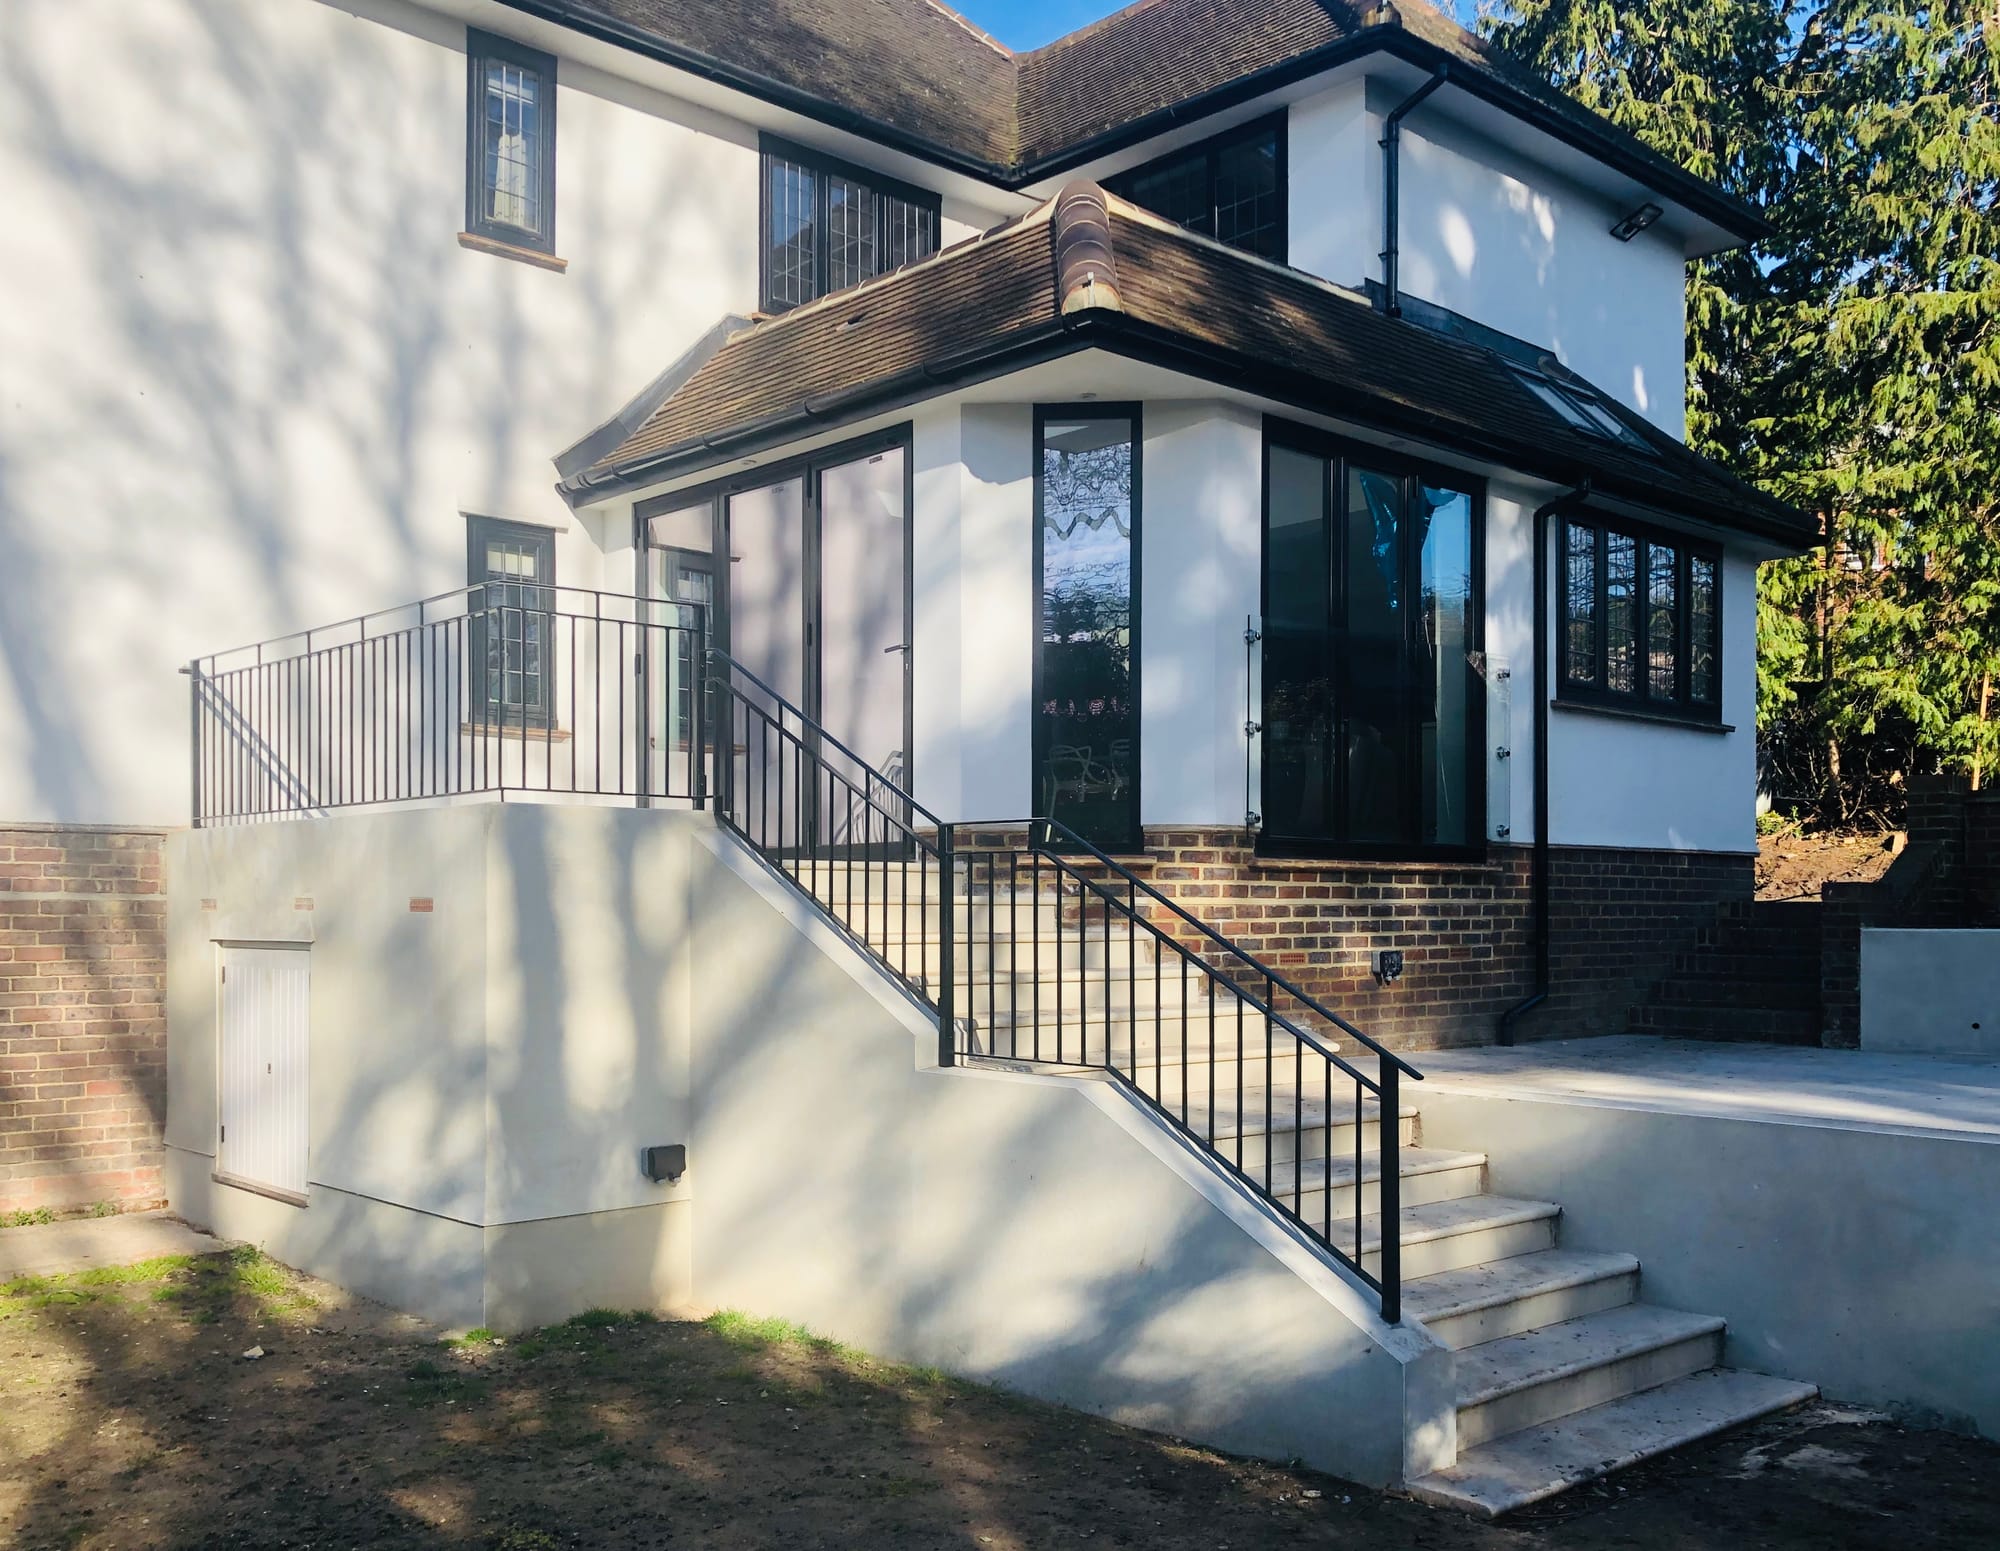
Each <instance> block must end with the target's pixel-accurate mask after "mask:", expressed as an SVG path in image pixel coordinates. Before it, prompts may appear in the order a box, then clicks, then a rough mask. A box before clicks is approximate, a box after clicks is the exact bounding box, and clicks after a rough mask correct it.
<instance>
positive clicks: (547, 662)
mask: <svg viewBox="0 0 2000 1551" xmlns="http://www.w3.org/2000/svg"><path fill="white" fill-rule="evenodd" d="M494 539H506V540H511V541H514V542H517V543H520V542H525V543H530V544H533V545H534V546H536V548H538V549H539V550H540V551H541V552H542V553H543V554H544V555H545V556H546V563H547V571H548V574H547V575H546V576H542V575H537V576H536V578H535V579H534V580H533V581H532V582H520V583H515V584H511V585H517V586H521V587H533V588H535V589H536V591H537V592H538V593H539V594H540V602H541V604H542V605H543V606H542V607H539V608H536V609H533V610H532V612H533V613H535V614H537V615H539V616H540V619H541V653H542V671H541V672H540V674H539V675H537V682H538V684H539V691H538V693H537V694H536V696H535V697H534V698H533V699H532V700H528V699H523V700H522V701H521V703H520V705H519V706H518V707H516V706H514V705H513V704H511V703H510V702H508V701H506V700H504V699H503V700H495V699H494V698H493V695H492V693H491V687H490V684H489V681H488V679H487V672H486V658H487V652H488V650H489V641H490V638H491V637H490V632H491V629H492V625H493V620H494V617H495V616H494V614H493V612H492V611H493V610H494V609H495V608H501V609H514V610H515V611H516V612H518V613H521V614H523V615H525V614H527V613H529V612H531V611H530V610H529V609H527V608H525V607H522V606H519V605H513V604H505V603H496V602H495V601H494V600H493V599H492V598H491V596H490V594H489V593H488V591H487V589H488V588H491V587H499V586H506V585H510V584H508V583H502V582H497V581H495V580H494V579H493V578H491V577H489V576H488V575H487V574H486V555H485V548H486V545H487V544H488V543H490V542H492V541H493V540H494ZM465 580H466V586H467V588H468V592H467V594H466V603H467V607H468V609H470V610H471V611H472V618H471V620H470V625H471V629H470V631H469V632H468V636H469V639H468V642H467V651H468V661H467V669H468V671H469V672H470V673H471V674H472V675H473V683H472V684H471V686H470V693H469V694H468V695H467V696H466V703H467V706H468V708H469V709H470V710H471V712H472V713H473V717H474V719H475V721H476V724H477V725H479V726H481V727H521V728H534V729H538V730H541V731H545V732H546V731H553V730H554V727H555V666H554V664H555V651H556V631H555V601H556V587H557V582H556V533H555V529H553V528H544V527H540V526H538V525H536V524H534V523H529V522H510V521H508V520H507V519H506V518H504V517H485V516H481V515H479V514H477V513H472V512H468V513H467V514H466V518H465ZM501 631H502V641H503V644H504V641H505V632H506V621H505V616H504V614H503V615H502V616H501ZM523 639H524V641H525V623H524V635H523ZM502 671H503V672H504V671H505V670H504V669H503V670H502Z"/></svg>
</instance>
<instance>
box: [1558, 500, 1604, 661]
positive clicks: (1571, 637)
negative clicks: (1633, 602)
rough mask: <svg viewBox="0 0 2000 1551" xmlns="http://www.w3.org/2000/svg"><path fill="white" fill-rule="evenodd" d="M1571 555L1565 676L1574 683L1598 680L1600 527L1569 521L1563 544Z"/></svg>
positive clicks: (1566, 590)
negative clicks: (1598, 552)
mask: <svg viewBox="0 0 2000 1551" xmlns="http://www.w3.org/2000/svg"><path fill="white" fill-rule="evenodd" d="M1563 548H1564V553H1565V554H1566V555H1567V557H1568V561H1567V567H1566V570H1565V572H1564V576H1563V588H1564V600H1563V677H1564V678H1566V679H1568V680H1569V681H1570V682H1571V683H1572V684H1595V683H1596V682H1597V530H1596V529H1595V528H1588V527H1585V526H1584V525H1583V524H1582V523H1580V522H1573V523H1571V524H1569V529H1568V535H1567V537H1566V538H1565V540H1564V544H1563Z"/></svg>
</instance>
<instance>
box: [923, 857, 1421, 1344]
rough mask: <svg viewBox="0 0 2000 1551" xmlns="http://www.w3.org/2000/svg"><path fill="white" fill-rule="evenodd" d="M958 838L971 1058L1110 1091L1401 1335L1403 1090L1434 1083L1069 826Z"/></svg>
mask: <svg viewBox="0 0 2000 1551" xmlns="http://www.w3.org/2000/svg"><path fill="white" fill-rule="evenodd" d="M958 829H959V832H960V836H961V838H959V839H958V840H957V843H956V844H955V846H954V847H953V854H954V855H955V857H956V859H957V862H958V865H959V870H960V873H961V875H962V878H963V880H964V887H965V896H964V898H963V899H962V900H961V901H960V913H961V915H962V917H963V919H964V921H965V923H966V931H967V936H968V941H967V944H966V948H967V949H970V950H971V951H964V950H962V951H961V955H960V957H961V960H962V962H964V963H965V964H967V965H968V966H969V967H970V969H971V973H970V974H969V975H965V976H963V977H962V979H963V981H964V984H963V986H962V988H961V992H960V996H959V1001H958V1012H959V1030H960V1035H959V1037H960V1048H961V1050H962V1051H963V1052H964V1053H966V1054H977V1055H983V1056H990V1057H998V1058H1000V1059H1004V1060H1012V1061H1024V1062H1030V1063H1037V1064H1051V1065H1057V1066H1084V1067H1091V1068H1096V1069H1100V1070H1103V1071H1106V1072H1108V1073H1109V1074H1110V1075H1111V1076H1112V1077H1113V1078H1115V1079H1116V1080H1117V1081H1118V1082H1119V1083H1121V1084H1122V1085H1123V1086H1124V1087H1125V1088H1126V1089H1128V1090H1129V1091H1130V1092H1132V1093H1133V1094H1134V1095H1136V1096H1137V1097H1138V1098H1139V1099H1140V1100H1141V1101H1142V1102H1143V1103H1144V1104H1145V1105H1146V1106H1147V1107H1148V1108H1149V1109H1151V1110H1152V1111H1153V1112H1154V1113H1155V1114H1156V1115H1158V1116H1160V1117H1161V1118H1162V1119H1163V1120H1165V1121H1166V1122H1167V1123H1168V1124H1169V1125H1170V1126H1172V1127H1173V1129H1174V1130H1175V1131H1177V1132H1178V1133H1179V1134H1180V1135H1181V1136H1182V1137H1184V1138H1185V1139H1186V1140H1187V1141H1188V1142H1190V1143H1191V1144H1192V1145H1193V1146H1195V1147H1196V1148H1197V1149H1198V1150H1199V1151H1200V1152H1201V1153H1202V1154H1203V1155H1204V1156H1206V1157H1207V1158H1209V1159H1210V1160H1211V1161H1213V1162H1214V1163H1216V1164H1218V1165H1219V1166H1220V1167H1222V1168H1223V1169H1224V1170H1225V1171H1226V1172H1228V1173H1229V1174H1230V1175H1232V1176H1234V1177H1235V1178H1237V1179H1239V1180H1241V1181H1242V1182H1243V1183H1245V1184H1247V1185H1248V1186H1250V1188H1251V1189H1252V1190H1253V1191H1254V1192H1256V1193H1257V1194H1258V1195H1260V1196H1262V1197H1263V1198H1264V1199H1265V1200H1266V1201H1267V1202H1269V1203H1270V1204H1271V1205H1272V1206H1274V1207H1275V1208H1276V1209H1277V1210H1278V1211H1280V1212H1281V1213H1283V1214H1284V1216H1285V1217H1286V1218H1287V1219H1288V1220H1290V1221H1291V1222H1293V1223H1294V1224H1296V1225H1297V1226H1298V1227H1299V1228H1300V1229H1302V1230H1303V1231H1304V1232H1306V1233H1307V1234H1308V1235H1309V1236H1310V1237H1311V1238H1312V1239H1314V1240H1315V1241H1316V1242H1318V1243H1319V1244H1320V1245H1322V1246H1323V1247H1324V1248H1325V1249H1327V1250H1328V1251H1329V1252H1331V1253H1332V1254H1333V1255H1334V1256H1335V1257H1336V1258H1337V1259H1339V1260H1340V1261H1342V1262H1343V1263H1344V1264H1346V1265H1347V1267H1348V1268H1349V1269H1350V1270H1352V1271H1353V1272H1354V1273H1355V1274H1356V1275H1358V1276H1359V1277H1361V1279H1362V1280H1363V1281H1365V1282H1366V1283H1368V1285H1369V1286H1371V1287H1372V1288H1374V1289H1375V1290H1376V1292H1377V1293H1379V1294H1380V1296H1381V1300H1382V1314H1383V1317H1384V1318H1385V1319H1387V1320H1389V1321H1390V1322H1391V1323H1394V1322H1395V1321H1397V1320H1398V1319H1400V1318H1401V1308H1402V1292H1401V1289H1402V1253H1401V1243H1400V1235H1399V1233H1398V1232H1397V1224H1398V1222H1399V1219H1400V1213H1401V1174H1400V1164H1401V1146H1402V1136H1401V1123H1400V1122H1401V1082H1402V1079H1403V1078H1405V1077H1408V1078H1412V1079H1415V1080H1419V1081H1421V1080H1422V1077H1423V1073H1421V1072H1420V1071H1418V1070H1417V1069H1416V1068H1415V1067H1413V1066H1412V1065H1410V1063H1409V1062H1407V1061H1405V1060H1404V1059H1403V1058H1402V1057H1400V1056H1398V1055H1396V1054H1395V1053H1394V1052H1393V1051H1390V1050H1387V1049H1385V1048H1384V1047H1383V1046H1382V1045H1380V1044H1379V1043H1377V1042H1376V1041H1375V1040H1373V1039H1371V1038H1369V1036H1367V1035H1366V1034H1364V1033H1362V1032H1361V1030H1359V1029H1357V1028H1356V1027H1355V1026H1354V1025H1353V1024H1352V1023H1350V1022H1349V1021H1348V1020H1347V1019H1345V1018H1343V1017H1341V1016H1340V1015H1339V1014H1338V1013H1336V1012H1334V1011H1333V1010H1332V1009H1331V1008H1329V1007H1327V1006H1325V1005H1324V1004H1323V1003H1321V1002H1320V1001H1318V1000H1317V999H1315V998H1314V997H1312V996H1310V995H1308V994H1307V993H1306V992H1305V991H1303V990H1301V989H1300V988H1299V987H1298V986H1297V985H1295V984H1294V983H1293V982H1292V981H1290V980H1289V979H1287V978H1286V977H1285V976H1283V975H1281V974H1279V973H1278V972H1277V971H1276V970H1274V969H1271V968H1270V967H1268V966H1267V965H1265V964H1263V963H1262V962H1261V961H1259V960H1258V959H1257V958H1256V957H1255V956H1253V955H1252V954H1250V953H1249V952H1247V951H1246V950H1244V949H1243V948H1242V947H1240V946H1239V945H1237V944H1236V943H1234V942H1232V941H1230V940H1229V939H1228V938H1226V937H1224V936H1223V935H1222V934H1221V933H1220V932H1218V931H1216V930H1215V929H1214V928H1213V927H1211V926H1209V925H1207V924H1206V923H1205V922H1203V921H1201V920H1199V919H1197V918H1196V917H1195V916H1193V915H1192V914H1190V913H1189V912H1188V911H1187V910H1186V909H1184V908H1183V907H1182V906H1181V905H1179V904H1177V903H1175V902H1174V901H1173V900H1172V899H1170V898H1168V897H1167V896H1166V895H1165V894H1163V893H1161V892H1160V891H1159V890H1158V889H1156V888H1154V887H1153V886H1152V885H1151V884H1149V883H1147V882H1145V881H1144V880H1143V879H1141V878H1139V877H1138V876H1136V875H1135V874H1134V873H1133V872H1132V871H1131V870H1130V869H1129V868H1127V867H1125V866H1124V865H1123V864H1121V863H1119V862H1118V861H1116V860H1114V859H1113V858H1112V857H1110V856H1108V855H1107V854H1105V853H1104V852H1103V851H1102V850H1100V849H1098V848H1097V847H1096V846H1094V845H1091V844H1090V843H1089V842H1088V841H1086V840H1084V839H1083V838H1082V837H1080V836H1078V835H1077V834H1075V833H1074V832H1073V831H1071V830H1069V829H1067V828H1066V827H1064V826H1063V825H1061V824H1059V823H1056V822H1054V821H1053V820H1049V819H1033V820H1029V821H1026V822H1025V824H1023V823H1022V822H1020V821H1015V822H1013V823H1000V824H993V823H988V824H961V825H959V826H958ZM980 832H988V833H993V832H1001V833H1024V834H1025V838H1026V846H1025V848H1023V847H1021V846H1017V845H1012V844H997V843H989V844H985V845H979V844H976V843H974V842H972V841H970V840H967V839H965V838H962V837H963V836H965V835H967V834H975V833H980ZM982 931H983V934H984V935H983V937H982V936H981V933H982ZM1334 1031H1338V1035H1336V1033H1335V1032H1334ZM1339 1036H1344V1037H1346V1038H1348V1039H1351V1040H1353V1041H1354V1042H1355V1043H1356V1044H1357V1045H1358V1046H1359V1047H1360V1048H1359V1050H1358V1051H1357V1053H1356V1059H1355V1060H1353V1061H1350V1060H1348V1059H1347V1058H1346V1057H1345V1056H1344V1055H1342V1054H1341V1053H1340V1050H1339V1047H1338V1045H1337V1044H1336V1039H1337V1037H1339ZM1371 1133H1372V1134H1373V1137H1374V1145H1373V1146H1372V1147H1371V1146H1370V1145H1369V1140H1370V1135H1371ZM1337 1202H1340V1203H1343V1204H1341V1205H1338V1206H1337V1205H1336V1203H1337ZM1371 1219H1372V1220H1373V1222H1372V1232H1371V1222H1370V1220H1371Z"/></svg>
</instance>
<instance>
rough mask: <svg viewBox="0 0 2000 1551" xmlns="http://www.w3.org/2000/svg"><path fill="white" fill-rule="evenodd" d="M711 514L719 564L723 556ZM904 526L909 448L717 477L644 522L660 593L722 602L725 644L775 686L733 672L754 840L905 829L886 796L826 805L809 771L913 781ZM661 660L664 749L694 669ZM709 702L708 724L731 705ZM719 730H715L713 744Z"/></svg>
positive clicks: (737, 756)
mask: <svg viewBox="0 0 2000 1551" xmlns="http://www.w3.org/2000/svg"><path fill="white" fill-rule="evenodd" d="M718 520H719V521H720V524H721V528H720V532H721V537H722V541H723V549H724V552H725V553H726V557H727V558H726V562H724V563H722V564H718V563H717V561H716V560H715V558H714V556H715V554H716V549H715V548H714V537H713V535H714V532H715V524H716V523H717V521H718ZM703 535H707V537H706V538H704V537H703ZM908 535H909V458H908V451H907V448H906V447H904V446H903V445H901V444H892V445H889V446H878V447H876V448H873V449H869V450H860V451H855V452H851V453H849V454H846V455H842V454H841V453H839V452H835V453H834V454H831V455H829V456H828V457H827V458H826V459H825V460H823V461H817V462H813V463H809V464H806V465H803V466H798V465H795V466H794V467H793V468H792V469H791V470H790V471H786V472H782V473H781V474H780V477H778V478H775V479H771V480H768V481H767V482H761V483H756V484H747V483H737V484H734V485H731V486H724V487H714V488H711V489H709V490H708V491H706V492H704V493H702V494H700V495H699V496H698V497H697V498H696V499H695V500H694V501H693V502H691V503H689V504H688V505H685V506H683V507H680V508H676V509H675V510H673V511H670V512H666V513H663V514H661V515H660V516H657V517H654V518H652V519H651V526H650V527H649V530H648V542H649V544H650V546H651V549H650V553H649V556H648V567H649V588H650V591H651V594H652V596H653V597H655V598H657V599H661V600H667V599H674V600H678V601H683V602H700V601H704V600H710V601H713V602H714V603H715V604H716V605H717V607H716V611H715V616H714V624H713V626H712V628H713V629H714V631H715V632H716V637H715V638H716V640H717V641H718V643H719V644H720V645H722V646H723V647H724V648H725V649H726V650H727V651H728V652H729V653H730V655H731V656H732V657H733V658H734V659H735V660H736V662H737V663H738V664H739V665H740V666H741V667H743V668H744V669H746V670H747V671H748V672H749V673H750V674H754V675H755V676H756V677H757V678H758V679H759V680H761V681H762V682H763V683H764V684H765V685H768V686H769V689H770V693H769V694H765V693H763V692H761V691H759V690H757V689H756V688H755V686H753V685H751V684H749V683H748V682H747V681H746V680H743V679H741V678H739V681H738V688H739V689H740V690H742V691H743V692H744V694H745V695H746V697H747V699H748V700H749V701H750V702H751V704H752V705H754V706H755V707H756V708H757V709H756V710H755V711H752V712H750V713H748V714H747V716H746V714H745V713H744V712H743V711H741V710H739V711H738V712H737V713H736V715H735V717H734V722H735V725H734V727H733V729H732V730H731V735H730V736H729V738H728V743H729V748H728V750H727V757H728V758H729V759H730V760H731V761H732V763H733V774H734V779H735V782H736V788H735V789H736V792H737V794H738V803H739V810H738V811H739V813H740V814H743V815H745V819H744V821H745V823H746V824H747V825H748V826H749V827H750V828H751V829H752V832H753V834H754V835H755V836H756V838H757V839H758V841H759V843H760V844H761V843H766V842H768V843H769V844H770V845H772V846H773V847H775V848H782V849H787V850H791V849H799V850H803V849H805V848H806V847H808V846H809V845H810V846H811V847H813V848H815V849H818V850H821V851H825V850H828V849H835V850H852V851H860V850H862V849H864V848H872V847H876V846H880V845H882V844H885V843H887V842H888V840H889V839H890V837H891V832H892V831H895V832H896V833H898V834H900V830H901V821H904V820H906V819H907V815H906V814H901V813H899V812H897V811H896V805H895V804H894V803H893V802H888V801H881V802H879V803H878V804H877V805H876V806H875V807H873V808H871V807H870V806H869V805H868V804H867V803H865V802H862V801H860V800H858V799H857V800H855V801H853V802H850V801H849V800H848V791H847V788H846V787H845V786H840V787H838V791H839V797H838V799H837V800H836V799H829V798H828V796H827V795H826V790H825V788H824V787H823V786H822V785H820V784H818V783H816V781H815V771H816V769H817V768H818V766H819V764H820V762H822V761H824V762H825V763H827V764H829V765H832V766H833V768H835V769H837V770H838V771H839V773H840V774H841V776H842V777H843V778H844V779H845V780H846V781H848V782H851V783H854V784H855V785H857V786H860V787H865V786H866V784H867V783H865V782H864V781H862V780H861V776H860V769H859V764H857V763H856V761H859V762H860V763H865V764H866V765H867V766H868V767H869V768H871V769H873V770H875V771H877V772H879V773H881V774H882V775H884V776H887V777H888V778H889V779H890V780H891V781H892V782H894V783H896V784H897V785H903V784H904V783H906V782H907V780H908V777H909V757H908V749H909V715H910V698H909V692H910V680H909V671H910V666H909V657H910V652H909V646H910V638H909V559H908V543H909V538H908ZM663 667H664V673H663V675H662V677H661V679H660V682H662V684H663V686H664V687H663V691H662V695H663V703H662V706H661V708H660V710H659V712H658V713H657V714H658V715H659V716H660V717H661V718H662V719H663V720H662V722H661V725H663V726H664V727H665V728H666V740H667V742H668V744H669V745H670V746H671V745H672V743H673V740H674V739H675V738H676V737H677V736H681V735H682V732H681V730H682V729H685V728H687V727H688V725H689V723H690V722H691V720H692V706H693V703H692V698H691V693H690V691H689V690H688V688H687V685H688V683H689V682H690V679H691V677H692V672H693V670H692V665H691V664H686V665H683V664H676V663H667V664H664V665H663ZM780 700H782V701H784V702H786V703H788V704H789V706H791V707H794V708H796V710H786V709H784V708H783V707H781V706H780V704H779V702H780ZM707 709H709V710H710V711H712V712H713V713H714V715H712V716H711V717H710V721H711V723H712V724H713V723H715V722H716V721H717V718H719V717H720V716H721V715H722V707H721V705H720V703H719V702H716V701H713V700H711V702H709V704H708V707H707ZM799 712H803V713H804V715H803V717H801V716H800V715H799ZM816 728H823V729H824V731H825V734H826V737H822V736H821V734H820V733H819V732H818V731H816V730H815V729H816ZM721 736H722V734H721V729H720V727H719V725H717V726H716V729H715V734H714V737H713V738H712V739H711V741H714V738H719V737H721ZM829 740H837V742H838V744H839V745H844V746H845V748H846V749H849V750H852V756H851V757H850V756H848V755H845V754H841V753H840V752H839V751H838V749H836V747H835V744H834V742H833V741H829ZM655 741H656V743H657V742H658V741H659V737H658V735H656V739H655ZM878 796H879V794H878ZM850 809H851V810H852V811H851V812H850Z"/></svg>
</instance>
